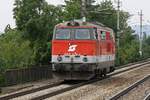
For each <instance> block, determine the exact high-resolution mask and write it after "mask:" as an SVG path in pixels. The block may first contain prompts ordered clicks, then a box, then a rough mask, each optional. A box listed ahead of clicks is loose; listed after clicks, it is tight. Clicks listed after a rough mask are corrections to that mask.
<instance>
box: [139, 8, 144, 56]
mask: <svg viewBox="0 0 150 100" xmlns="http://www.w3.org/2000/svg"><path fill="white" fill-rule="evenodd" d="M139 16H140V35H139V41H140V47H139V53H140V56H142V40H143V39H142V35H143V22H142V19H143V12H142V10H141V11H140V13H139Z"/></svg>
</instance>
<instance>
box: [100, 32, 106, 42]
mask: <svg viewBox="0 0 150 100" xmlns="http://www.w3.org/2000/svg"><path fill="white" fill-rule="evenodd" d="M101 40H106V32H104V31H101Z"/></svg>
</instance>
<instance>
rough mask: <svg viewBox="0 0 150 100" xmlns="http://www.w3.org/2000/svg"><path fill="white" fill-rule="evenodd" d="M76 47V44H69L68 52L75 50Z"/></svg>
mask: <svg viewBox="0 0 150 100" xmlns="http://www.w3.org/2000/svg"><path fill="white" fill-rule="evenodd" d="M76 47H77V45H70V46H69V49H68V52H73V51H75V50H76Z"/></svg>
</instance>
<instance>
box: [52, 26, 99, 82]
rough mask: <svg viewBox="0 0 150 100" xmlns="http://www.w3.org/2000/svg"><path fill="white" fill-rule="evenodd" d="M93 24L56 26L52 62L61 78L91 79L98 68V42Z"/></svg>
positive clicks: (54, 69)
mask: <svg viewBox="0 0 150 100" xmlns="http://www.w3.org/2000/svg"><path fill="white" fill-rule="evenodd" d="M94 32H95V29H94V27H92V26H84V27H83V26H62V25H59V26H56V29H55V31H54V36H53V40H52V63H53V71H54V73H55V75H58V76H59V77H61V79H62V78H63V79H71V80H72V79H75V80H76V79H89V78H91V77H92V75H91V74H93V71H94V69H95V68H96V62H97V61H96V55H97V42H96V38H95V35H94Z"/></svg>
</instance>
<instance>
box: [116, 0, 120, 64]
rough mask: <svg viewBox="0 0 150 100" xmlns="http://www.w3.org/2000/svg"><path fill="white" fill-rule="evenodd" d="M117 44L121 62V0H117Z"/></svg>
mask: <svg viewBox="0 0 150 100" xmlns="http://www.w3.org/2000/svg"><path fill="white" fill-rule="evenodd" d="M116 37H117V44H116V48H117V52H116V53H117V55H116V56H117V59H116V60H117V63H118V64H119V63H120V61H119V47H120V46H119V45H120V0H117V36H116Z"/></svg>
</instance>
